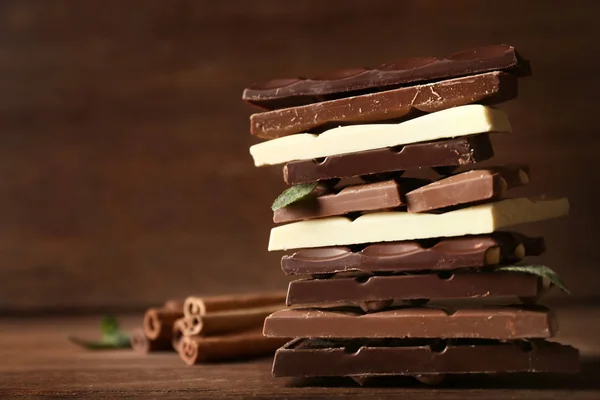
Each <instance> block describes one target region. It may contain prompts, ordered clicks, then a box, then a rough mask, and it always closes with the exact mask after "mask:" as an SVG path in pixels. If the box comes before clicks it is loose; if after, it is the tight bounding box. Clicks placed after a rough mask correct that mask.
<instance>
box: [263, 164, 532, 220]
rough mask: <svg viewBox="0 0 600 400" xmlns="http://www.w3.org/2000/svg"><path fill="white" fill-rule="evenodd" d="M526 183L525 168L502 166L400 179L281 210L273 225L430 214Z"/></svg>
mask: <svg viewBox="0 0 600 400" xmlns="http://www.w3.org/2000/svg"><path fill="white" fill-rule="evenodd" d="M528 182H529V175H528V168H527V167H523V166H504V167H490V168H486V169H479V170H473V171H466V172H462V173H459V174H456V175H453V176H450V177H447V178H443V179H440V180H439V181H436V182H433V183H431V181H427V180H425V179H414V178H404V179H402V178H400V179H398V180H396V181H394V180H388V181H384V182H376V183H371V184H363V185H352V186H347V187H345V188H342V189H341V190H340V191H339V192H337V193H330V192H329V193H324V194H323V195H321V196H316V197H309V198H307V199H305V200H302V201H299V202H297V203H293V204H290V205H289V206H287V207H283V208H280V209H278V210H276V211H275V212H274V213H273V222H275V223H283V222H294V221H301V220H305V219H312V218H322V217H330V216H334V215H344V214H347V213H351V212H358V211H375V210H386V209H387V210H389V209H393V208H397V207H402V206H406V207H407V208H408V211H410V212H424V211H433V210H439V209H444V208H448V207H454V206H458V205H466V204H470V203H477V202H482V201H486V200H495V199H498V198H500V197H502V196H503V195H504V193H505V192H506V190H508V189H509V188H512V187H515V186H520V185H525V184H527V183H528Z"/></svg>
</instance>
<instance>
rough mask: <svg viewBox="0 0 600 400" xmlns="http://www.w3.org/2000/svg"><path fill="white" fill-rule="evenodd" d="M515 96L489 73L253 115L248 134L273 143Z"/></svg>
mask: <svg viewBox="0 0 600 400" xmlns="http://www.w3.org/2000/svg"><path fill="white" fill-rule="evenodd" d="M517 91H518V81H517V78H516V77H515V76H514V75H510V74H507V73H504V72H498V71H495V72H488V73H485V74H479V75H472V76H466V77H462V78H456V79H449V80H445V81H439V82H433V83H428V84H425V85H416V86H410V87H404V88H399V89H394V90H388V91H385V92H378V93H369V94H365V95H360V96H353V97H347V98H343V99H337V100H331V101H325V102H322V103H313V104H308V105H304V106H299V107H293V108H284V109H279V110H274V111H268V112H264V113H259V114H253V115H252V116H251V117H250V133H252V134H253V135H255V136H258V137H260V138H263V139H275V138H278V137H283V136H288V135H293V134H295V133H304V132H314V131H315V130H319V129H321V130H322V129H323V128H324V127H327V126H331V125H333V124H335V125H336V126H339V125H341V124H349V123H354V124H356V123H367V122H379V121H387V120H398V119H400V118H409V117H414V116H418V115H420V114H423V113H431V112H435V111H441V110H444V109H446V108H450V107H456V106H462V105H466V104H472V103H480V104H486V105H492V104H497V103H501V102H503V101H507V100H511V99H513V98H515V97H517Z"/></svg>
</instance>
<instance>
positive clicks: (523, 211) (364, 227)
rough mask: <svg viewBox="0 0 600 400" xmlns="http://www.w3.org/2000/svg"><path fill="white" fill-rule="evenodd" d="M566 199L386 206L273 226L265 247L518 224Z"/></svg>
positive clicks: (550, 214) (563, 210)
mask: <svg viewBox="0 0 600 400" xmlns="http://www.w3.org/2000/svg"><path fill="white" fill-rule="evenodd" d="M568 213H569V200H567V199H566V198H560V199H552V200H546V199H533V198H517V199H507V200H501V201H497V202H494V203H487V204H481V205H477V206H473V207H467V208H463V209H460V210H455V211H450V212H446V213H443V214H413V213H408V212H403V211H388V212H379V213H373V214H365V215H362V216H360V217H358V218H357V219H355V220H354V221H352V220H350V219H349V218H346V217H330V218H322V219H313V220H307V221H300V222H294V223H291V224H287V225H282V226H278V227H275V228H273V229H271V237H270V239H269V251H275V250H287V249H299V248H308V247H323V246H334V245H350V244H359V243H378V242H390V241H397V240H413V239H425V238H435V237H451V236H463V235H478V234H484V233H492V232H494V231H496V230H499V229H503V228H507V227H510V226H513V225H517V224H523V223H527V222H535V221H541V220H545V219H550V218H556V217H562V216H566V215H568Z"/></svg>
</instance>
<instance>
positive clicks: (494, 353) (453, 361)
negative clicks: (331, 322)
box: [273, 339, 579, 378]
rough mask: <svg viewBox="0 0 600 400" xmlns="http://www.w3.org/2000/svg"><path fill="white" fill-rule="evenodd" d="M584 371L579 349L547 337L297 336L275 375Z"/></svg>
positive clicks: (279, 353)
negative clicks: (348, 338)
mask: <svg viewBox="0 0 600 400" xmlns="http://www.w3.org/2000/svg"><path fill="white" fill-rule="evenodd" d="M515 372H538V373H539V372H553V373H576V372H579V351H578V350H577V349H575V348H573V347H571V346H567V345H562V344H559V343H554V342H549V341H546V340H530V341H526V340H517V341H509V342H503V341H497V340H486V339H479V340H477V339H452V340H431V339H362V340H352V339H351V340H343V339H337V340H322V339H296V340H293V341H291V342H289V343H288V344H286V345H285V346H284V347H282V348H281V349H279V350H277V352H276V353H275V360H274V362H273V376H275V377H306V378H307V377H325V376H338V377H341V376H362V377H372V376H384V375H421V374H425V375H429V374H433V375H438V374H450V375H452V374H496V373H515Z"/></svg>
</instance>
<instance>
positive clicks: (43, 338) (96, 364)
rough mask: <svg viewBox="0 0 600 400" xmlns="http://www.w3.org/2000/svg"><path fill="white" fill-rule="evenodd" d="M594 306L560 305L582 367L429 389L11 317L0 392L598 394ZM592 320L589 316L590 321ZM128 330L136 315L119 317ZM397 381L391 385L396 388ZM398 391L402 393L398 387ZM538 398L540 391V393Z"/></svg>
mask: <svg viewBox="0 0 600 400" xmlns="http://www.w3.org/2000/svg"><path fill="white" fill-rule="evenodd" d="M599 317H600V313H599V311H598V309H597V308H579V307H574V308H560V309H559V310H558V318H559V319H560V321H561V333H559V338H558V340H560V341H561V342H564V343H568V344H572V345H575V346H577V347H579V348H580V349H581V350H582V354H583V356H584V358H583V362H582V372H581V373H580V374H575V375H565V376H555V375H551V376H544V375H542V376H538V375H535V374H530V375H529V376H523V375H520V376H512V377H511V376H500V377H485V376H476V377H465V378H459V379H455V380H454V381H453V382H452V383H450V384H448V385H447V386H442V387H440V388H435V389H434V388H427V387H423V386H419V385H415V384H414V383H410V381H408V382H406V381H400V382H398V381H397V382H396V383H395V384H394V383H393V382H389V381H388V382H387V384H383V385H378V386H375V387H366V388H361V387H359V386H357V385H356V384H355V383H353V382H352V381H350V380H346V379H332V380H321V381H316V382H312V384H310V382H304V383H303V382H294V381H293V380H288V379H273V378H271V375H270V369H271V359H270V358H266V359H262V360H256V361H250V362H232V363H224V364H219V363H217V364H206V365H196V366H193V367H189V366H187V365H185V364H184V363H183V362H182V361H181V360H180V359H179V358H178V357H177V356H176V355H175V354H174V353H164V354H157V353H155V354H150V355H141V354H136V353H133V352H131V351H128V350H122V351H118V350H117V351H108V352H93V351H86V350H82V349H80V348H78V347H75V346H74V345H72V344H71V343H69V342H68V341H67V340H66V336H67V335H69V334H76V335H80V336H84V337H94V335H97V333H98V331H97V330H98V327H97V325H98V323H99V321H98V318H90V317H78V318H74V317H56V318H11V319H3V320H1V321H0V324H1V325H2V328H3V329H2V330H0V357H1V359H2V362H0V396H2V397H3V398H13V397H16V396H26V397H31V396H53V397H55V398H67V397H73V396H75V397H85V398H107V397H110V398H118V397H120V398H142V397H143V398H147V397H149V396H150V397H152V396H160V397H161V398H165V399H182V398H190V397H194V398H225V397H227V398H231V397H244V398H245V397H253V398H273V397H276V398H283V397H285V398H292V399H293V398H304V399H306V398H311V399H320V398H331V397H348V396H360V397H361V398H367V399H370V398H373V399H375V398H378V399H388V398H389V399H395V398H398V395H399V393H402V395H403V396H405V397H410V396H418V397H419V398H422V399H441V400H450V399H481V398H486V399H487V398H489V399H492V400H496V399H498V400H500V399H508V398H517V397H522V396H526V395H529V396H531V397H533V398H544V399H560V398H564V396H565V394H566V393H567V391H568V397H569V398H570V399H594V398H598V396H599V395H600V383H599V382H598V379H597V377H598V374H599V373H600V363H598V358H597V357H598V355H600V347H599V346H598V341H597V337H598V335H599V334H600V325H599V324H598V323H595V322H593V321H598V320H599ZM590 321H592V322H590ZM122 322H123V326H124V327H126V328H133V327H135V326H136V325H137V324H139V323H140V321H139V317H127V318H122ZM394 385H395V386H394ZM399 390H401V392H399ZM540 396H541V397H540Z"/></svg>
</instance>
